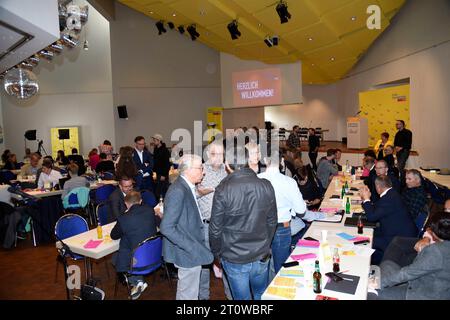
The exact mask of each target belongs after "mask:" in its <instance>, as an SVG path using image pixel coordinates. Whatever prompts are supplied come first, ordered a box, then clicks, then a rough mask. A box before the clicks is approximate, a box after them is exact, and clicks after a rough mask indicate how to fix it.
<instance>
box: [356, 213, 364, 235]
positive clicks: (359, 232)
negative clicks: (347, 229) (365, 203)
mask: <svg viewBox="0 0 450 320" xmlns="http://www.w3.org/2000/svg"><path fill="white" fill-rule="evenodd" d="M357 227H358V234H362V233H363V228H364V224H363V221H362V215H359V217H358V224H357Z"/></svg>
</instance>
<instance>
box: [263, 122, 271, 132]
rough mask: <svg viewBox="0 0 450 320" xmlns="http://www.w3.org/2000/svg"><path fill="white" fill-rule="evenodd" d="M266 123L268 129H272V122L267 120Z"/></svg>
mask: <svg viewBox="0 0 450 320" xmlns="http://www.w3.org/2000/svg"><path fill="white" fill-rule="evenodd" d="M264 124H265V128H266V130H270V129H272V122H271V121H265V122H264Z"/></svg>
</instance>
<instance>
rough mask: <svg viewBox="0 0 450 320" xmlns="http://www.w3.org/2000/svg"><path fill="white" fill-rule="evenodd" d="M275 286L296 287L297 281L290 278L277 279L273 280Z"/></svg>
mask: <svg viewBox="0 0 450 320" xmlns="http://www.w3.org/2000/svg"><path fill="white" fill-rule="evenodd" d="M273 284H274V285H275V286H280V287H295V279H292V278H288V277H276V278H275V280H273Z"/></svg>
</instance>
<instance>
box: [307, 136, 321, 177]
mask: <svg viewBox="0 0 450 320" xmlns="http://www.w3.org/2000/svg"><path fill="white" fill-rule="evenodd" d="M308 146H309V152H308V156H309V160H311V165H312V167H313V169H314V171H317V154H318V152H319V147H320V139H319V137H318V136H316V130H315V129H314V128H309V130H308Z"/></svg>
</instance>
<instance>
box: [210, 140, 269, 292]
mask: <svg viewBox="0 0 450 320" xmlns="http://www.w3.org/2000/svg"><path fill="white" fill-rule="evenodd" d="M228 151H230V152H228ZM226 160H227V162H228V165H229V166H230V168H231V169H232V170H234V172H233V173H231V174H230V175H229V176H227V177H226V178H225V179H223V180H222V182H221V183H220V184H219V186H218V187H217V188H216V192H215V194H214V199H213V207H212V212H211V222H210V224H209V241H210V245H211V250H212V252H213V253H214V256H215V258H216V259H220V260H221V262H222V266H223V269H224V271H225V273H226V276H227V278H228V282H229V284H230V287H231V293H232V294H233V298H234V299H235V300H250V299H252V294H253V298H254V299H255V300H260V299H261V295H262V294H263V292H264V290H265V289H266V287H267V285H268V282H269V262H270V245H271V243H272V238H273V235H274V233H275V229H276V226H277V205H276V200H275V192H274V190H273V187H272V185H271V184H270V182H269V181H267V180H266V179H259V178H258V177H257V175H256V173H255V172H254V171H253V170H252V169H250V168H249V167H248V161H249V153H248V151H247V150H245V149H244V148H242V147H236V148H233V147H231V149H229V150H227V157H226Z"/></svg>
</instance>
